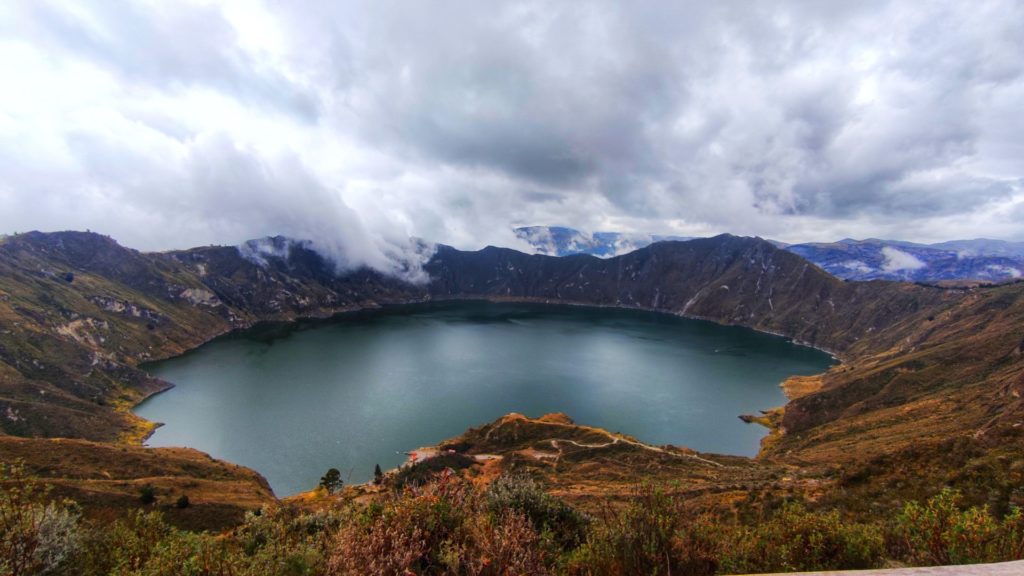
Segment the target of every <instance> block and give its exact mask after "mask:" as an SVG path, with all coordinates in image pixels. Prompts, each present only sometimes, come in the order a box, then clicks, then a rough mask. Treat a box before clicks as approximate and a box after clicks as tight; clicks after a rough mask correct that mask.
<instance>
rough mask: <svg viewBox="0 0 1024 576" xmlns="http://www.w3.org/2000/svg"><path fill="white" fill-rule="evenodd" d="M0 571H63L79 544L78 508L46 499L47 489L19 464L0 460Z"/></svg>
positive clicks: (22, 572) (16, 574) (52, 572)
mask: <svg viewBox="0 0 1024 576" xmlns="http://www.w3.org/2000/svg"><path fill="white" fill-rule="evenodd" d="M0 483H2V485H3V489H2V490H0V574H3V575H7V574H10V575H13V576H22V575H36V574H62V573H65V571H66V570H70V567H71V564H72V563H73V562H74V560H75V558H76V556H77V555H78V553H79V548H80V546H81V542H80V530H79V527H78V520H79V518H78V511H77V509H76V507H75V506H74V503H72V502H68V501H60V502H56V501H49V502H46V497H47V495H48V490H46V489H45V488H43V487H40V486H39V485H38V484H37V483H36V482H35V481H34V480H33V479H32V478H29V477H28V476H26V475H25V472H24V469H23V468H22V467H21V466H20V465H19V464H5V463H0Z"/></svg>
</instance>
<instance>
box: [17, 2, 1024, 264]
mask: <svg viewBox="0 0 1024 576" xmlns="http://www.w3.org/2000/svg"><path fill="white" fill-rule="evenodd" d="M1021 54H1024V7H1022V6H1021V5H1020V3H1017V2H1014V1H1012V0H1005V1H982V2H970V3H964V2H955V1H948V2H928V3H906V2H883V1H875V2H858V3H850V2H802V1H792V2H782V3H772V4H771V5H770V6H769V5H767V4H751V3H749V2H745V1H744V2H740V1H736V2H728V1H727V2H715V3H709V2H683V3H674V4H668V5H666V4H665V3H653V2H652V3H647V2H629V3H621V2H611V1H608V2H584V3H557V4H551V3H540V2H518V3H507V4H503V3H490V2H487V3H481V2H470V1H465V2H444V1H441V2H430V3H419V2H390V1H375V2H351V1H347V2H338V1H333V0H332V1H327V0H324V1H310V2H282V1H273V0H268V1H266V2H263V3H259V2H255V1H248V0H246V1H240V0H239V1H234V0H224V1H221V2H218V1H202V2H177V3H173V4H171V3H167V2H162V1H156V0H150V1H131V2H129V1H121V0H92V1H87V2H58V1H53V0H13V1H12V2H6V3H4V4H3V5H0V85H2V86H4V89H3V90H0V202H2V206H3V209H2V210H0V231H3V232H11V231H19V230H27V229H44V230H53V229H65V228H77V229H84V228H91V229H94V230H99V231H103V232H106V233H109V234H111V235H113V236H114V237H115V238H117V239H119V240H120V241H122V242H124V243H126V244H128V245H131V246H135V247H139V248H144V249H160V248H169V247H184V246H190V245H195V244H206V243H237V242H240V241H242V240H245V239H247V238H251V237H258V236H264V235H273V234H287V235H293V236H299V237H306V238H310V239H312V240H313V241H314V242H315V243H317V244H318V245H319V246H321V247H323V249H324V250H325V251H328V252H330V253H331V254H332V255H334V256H335V258H336V259H338V260H339V261H340V262H343V263H348V264H369V265H374V266H378V267H387V266H388V265H389V264H388V263H389V262H392V259H391V258H390V256H389V254H393V253H394V252H395V251H396V250H400V249H401V247H402V246H404V244H403V239H404V238H406V237H407V236H419V237H423V238H426V239H429V240H434V241H439V242H446V243H451V244H455V245H457V246H460V247H465V248H475V247H480V246H482V245H484V244H488V243H490V244H503V245H511V246H520V244H519V242H520V241H519V240H518V239H517V238H516V237H515V236H514V234H513V233H512V231H511V228H512V227H513V226H516V225H528V224H563V225H569V226H573V227H577V228H581V229H587V230H599V229H614V230H620V231H625V232H638V233H662V234H680V235H704V234H712V233H718V232H726V231H728V232H733V233H738V234H757V235H762V236H768V237H774V238H778V239H781V240H787V241H809V240H834V239H835V238H839V237H845V236H853V237H865V236H876V237H895V238H902V239H907V240H918V241H936V240H944V239H949V238H952V237H977V236H988V237H1001V238H1008V239H1024V229H1022V228H1021V226H1020V225H1019V223H1020V222H1021V221H1022V220H1024V217H1022V214H1024V148H1022V146H1024V144H1022V142H1024V139H1022V138H1021V134H1022V133H1024V116H1022V115H1021V114H1020V112H1019V108H1020V102H1021V101H1022V100H1024V59H1022V58H1021V57H1020V55H1021Z"/></svg>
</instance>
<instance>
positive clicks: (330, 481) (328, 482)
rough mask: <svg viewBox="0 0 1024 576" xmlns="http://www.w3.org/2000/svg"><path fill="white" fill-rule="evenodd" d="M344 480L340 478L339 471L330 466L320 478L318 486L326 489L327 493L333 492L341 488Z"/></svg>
mask: <svg viewBox="0 0 1024 576" xmlns="http://www.w3.org/2000/svg"><path fill="white" fill-rule="evenodd" d="M343 484H344V482H343V481H342V480H341V472H340V471H338V469H337V468H331V469H330V470H328V471H327V473H326V474H324V475H323V477H322V478H320V487H321V488H323V489H324V490H327V493H328V494H334V493H335V492H337V491H338V490H341V487H342V485H343Z"/></svg>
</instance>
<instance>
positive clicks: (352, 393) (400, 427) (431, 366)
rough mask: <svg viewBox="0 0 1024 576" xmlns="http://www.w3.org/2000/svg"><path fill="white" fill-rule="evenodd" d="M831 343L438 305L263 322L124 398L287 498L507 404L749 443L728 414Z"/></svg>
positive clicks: (776, 398)
mask: <svg viewBox="0 0 1024 576" xmlns="http://www.w3.org/2000/svg"><path fill="white" fill-rule="evenodd" d="M832 363H833V359H832V358H831V356H829V355H828V354H826V353H824V352H822V351H819V350H815V349H813V348H809V347H806V346H801V345H797V344H795V343H793V342H791V341H789V340H787V339H785V338H782V337H778V336H772V335H769V334H764V333H759V332H756V331H754V330H750V329H747V328H741V327H733V326H720V325H717V324H714V323H711V322H705V321H700V320H691V319H685V318H679V317H675V316H671V315H667V314H660V313H654V312H642V311H635V310H618V309H607V308H585V307H574V306H557V305H545V304H505V303H501V304H497V303H489V302H447V303H431V304H416V305H408V306H394V307H388V308H384V309H379V310H372V311H363V312H355V313H350V314H343V315H340V316H337V317H335V318H332V319H329V320H316V321H301V322H297V323H289V324H265V325H261V326H258V327H255V328H253V329H250V330H246V331H243V332H237V333H233V334H229V335H226V336H224V337H221V338H218V339H216V340H214V341H212V342H209V343H207V344H205V345H203V346H201V347H199V348H197V349H195V350H193V351H191V352H188V353H186V354H184V355H182V356H179V357H176V358H172V359H170V360H166V361H162V362H158V363H152V364H149V365H148V366H146V367H145V368H146V369H147V370H148V371H149V372H150V373H151V374H153V375H154V376H157V377H159V378H162V379H164V380H167V381H168V382H171V383H173V384H174V385H175V387H174V388H173V389H171V390H169V391H167V392H164V393H161V394H158V395H156V396H153V397H151V398H149V399H147V400H146V401H144V402H143V403H141V404H140V405H139V406H137V407H136V409H135V412H136V413H137V414H138V415H140V416H142V417H144V418H147V419H149V420H152V421H155V422H162V423H164V425H163V426H161V427H159V428H158V429H157V430H156V432H155V433H154V434H153V435H152V436H151V437H150V438H149V440H148V445H150V446H189V447H193V448H197V449H199V450H202V451H205V452H208V453H209V454H211V455H212V456H214V457H216V458H222V459H225V460H228V461H231V462H235V463H238V464H243V465H245V466H248V467H251V468H253V469H255V470H257V471H259V472H260V473H261V474H263V475H264V476H265V477H266V478H267V479H268V481H269V482H270V484H271V486H272V487H273V489H274V491H275V492H276V493H277V494H278V495H281V496H284V495H290V494H294V493H296V492H300V491H304V490H309V489H312V488H313V487H315V486H316V484H317V482H318V480H319V478H320V476H321V475H323V473H324V472H325V471H326V470H327V469H328V468H338V469H339V470H341V472H342V477H343V479H344V480H345V481H346V482H347V483H352V482H364V481H367V480H368V479H370V478H372V476H373V469H374V465H375V464H380V466H381V467H382V468H384V469H388V468H393V467H395V466H397V465H399V464H400V463H401V462H402V461H403V460H404V459H405V456H404V453H405V452H406V451H409V450H413V449H415V448H417V447H421V446H428V445H434V444H436V443H438V442H440V441H442V440H444V439H446V438H450V437H453V436H456V435H458V434H460V433H462V432H463V431H464V430H466V429H467V428H468V427H471V426H478V425H481V424H484V423H487V422H490V421H492V420H494V419H496V418H498V417H500V416H502V415H504V414H507V413H509V412H519V413H522V414H525V415H527V416H540V415H543V414H546V413H550V412H564V413H566V414H567V415H569V416H570V417H571V418H573V419H574V420H575V421H576V422H579V423H581V424H587V425H591V426H598V427H601V428H605V429H607V430H610V431H613V432H622V433H625V434H629V435H631V436H634V437H636V438H637V439H639V440H641V441H643V442H647V443H650V444H656V445H657V444H675V445H680V446H687V447H690V448H693V449H695V450H699V451H702V452H718V453H725V454H736V455H754V454H756V453H757V450H758V447H759V442H760V439H761V438H762V437H763V436H764V435H765V433H766V432H767V431H766V429H765V428H763V427H761V426H759V425H756V424H746V423H744V422H742V421H741V420H740V419H739V418H738V416H739V415H740V414H748V413H756V412H757V411H758V410H761V409H767V408H772V407H776V406H781V405H783V404H784V403H785V402H786V398H785V396H784V395H783V393H782V390H781V388H780V387H779V384H780V383H781V381H782V380H784V379H785V378H786V377H788V376H792V375H808V374H816V373H819V372H822V371H824V370H826V369H827V368H828V367H829V366H830V365H831V364H832Z"/></svg>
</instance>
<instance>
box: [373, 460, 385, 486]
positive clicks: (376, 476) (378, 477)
mask: <svg viewBox="0 0 1024 576" xmlns="http://www.w3.org/2000/svg"><path fill="white" fill-rule="evenodd" d="M383 480H384V473H383V472H381V470H380V464H377V465H376V466H374V467H373V483H374V484H380V483H381V482H382V481H383Z"/></svg>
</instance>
